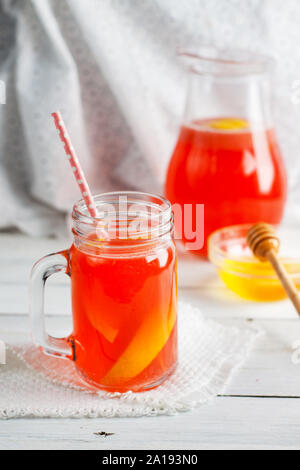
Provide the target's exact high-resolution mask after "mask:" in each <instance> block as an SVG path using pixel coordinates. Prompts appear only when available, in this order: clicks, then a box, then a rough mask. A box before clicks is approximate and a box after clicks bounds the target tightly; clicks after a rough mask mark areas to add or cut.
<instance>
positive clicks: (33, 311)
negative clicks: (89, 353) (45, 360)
mask: <svg viewBox="0 0 300 470" xmlns="http://www.w3.org/2000/svg"><path fill="white" fill-rule="evenodd" d="M69 258H70V253H69V250H65V251H60V252H58V253H53V254H51V255H48V256H45V257H44V258H42V259H40V260H39V261H37V262H36V263H35V265H34V266H33V268H32V271H31V277H30V321H31V332H32V336H33V340H34V342H35V344H36V345H37V346H39V347H40V348H41V349H42V350H43V352H44V353H45V354H48V355H50V356H55V357H62V358H68V359H74V347H73V344H72V341H71V339H70V338H69V337H67V338H54V337H53V336H50V335H48V333H47V332H46V329H45V284H46V281H47V279H48V278H49V277H50V276H52V274H55V273H59V272H64V273H65V274H67V275H70V269H69V266H70V263H69Z"/></svg>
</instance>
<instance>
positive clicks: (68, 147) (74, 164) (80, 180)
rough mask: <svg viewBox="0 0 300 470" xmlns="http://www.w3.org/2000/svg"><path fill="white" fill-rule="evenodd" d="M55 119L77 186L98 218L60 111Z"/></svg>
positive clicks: (90, 210)
mask: <svg viewBox="0 0 300 470" xmlns="http://www.w3.org/2000/svg"><path fill="white" fill-rule="evenodd" d="M52 116H53V119H54V123H55V126H56V127H57V129H58V130H59V136H60V138H61V140H62V142H63V143H64V144H65V145H64V148H65V152H66V154H67V157H68V159H69V162H70V165H71V168H72V171H73V174H74V176H75V179H76V181H77V184H78V186H79V189H80V191H81V194H82V197H83V199H84V201H85V203H86V206H87V208H88V210H89V213H90V215H91V216H92V217H97V207H96V204H95V201H94V198H93V196H92V193H91V191H90V188H89V186H88V183H87V180H86V178H85V176H84V173H83V170H82V168H81V165H80V162H79V160H78V157H77V155H76V153H75V149H74V147H73V145H72V142H71V139H70V136H69V134H68V131H67V129H66V126H65V123H64V121H63V119H62V117H61V114H60V112H59V111H57V112H56V113H52Z"/></svg>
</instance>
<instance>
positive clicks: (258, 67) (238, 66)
mask: <svg viewBox="0 0 300 470" xmlns="http://www.w3.org/2000/svg"><path fill="white" fill-rule="evenodd" d="M181 55H182V56H183V57H184V58H185V61H187V62H188V66H189V75H188V77H189V78H188V92H187V100H186V108H185V114H184V120H183V124H182V126H181V129H180V133H179V137H178V140H177V144H176V147H175V149H174V152H173V155H172V158H171V161H170V165H169V169H168V173H167V179H166V195H167V198H168V199H169V200H170V201H171V203H172V204H175V203H177V204H180V205H182V206H184V204H192V205H194V206H195V205H196V204H204V240H205V244H204V247H203V249H201V250H199V251H198V252H199V254H201V255H204V256H206V254H207V240H208V237H209V235H210V234H211V233H212V232H214V231H215V230H217V229H220V228H222V227H226V226H231V225H237V224H249V223H256V222H262V221H264V222H268V223H270V224H275V225H276V224H278V223H279V222H280V221H281V218H282V215H283V209H284V205H285V201H286V194H287V182H286V173H285V168H284V164H283V160H282V156H281V153H280V149H279V146H278V143H277V138H276V133H275V131H274V126H273V119H272V112H271V99H270V96H271V93H270V91H271V87H270V84H271V81H270V77H271V71H272V69H273V60H272V59H269V58H268V57H264V56H260V55H256V54H252V53H249V52H247V51H241V50H231V51H230V50H226V51H222V50H218V49H215V48H213V47H200V48H197V49H196V50H195V51H193V50H191V51H187V52H185V51H182V52H181ZM178 224H179V225H181V221H180V220H178ZM176 225H177V220H176V217H175V226H176ZM190 241H191V240H184V242H185V243H187V242H190Z"/></svg>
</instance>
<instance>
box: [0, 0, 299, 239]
mask: <svg viewBox="0 0 300 470" xmlns="http://www.w3.org/2000/svg"><path fill="white" fill-rule="evenodd" d="M299 24H300V2H299V0H286V1H285V2H282V1H281V0H246V1H240V0H226V1H220V0H201V1H199V0H189V1H187V2H184V1H182V2H179V1H177V2H176V1H174V0H151V1H149V0H117V1H112V0H107V1H103V0H84V1H83V0H72V1H69V2H67V1H61V0H42V1H40V0H26V1H24V0H0V79H2V80H5V82H6V84H7V104H6V105H0V212H1V219H0V227H7V226H9V225H15V226H17V227H19V228H20V229H21V230H24V231H26V232H28V233H31V234H36V235H39V234H49V233H53V232H56V233H57V231H58V230H59V227H62V226H63V216H62V213H63V212H64V211H66V210H69V209H70V206H71V204H72V203H73V202H74V201H75V200H76V199H78V198H79V193H78V189H77V188H76V185H75V184H74V182H73V179H72V178H73V177H72V174H71V172H70V169H69V167H68V164H67V162H66V159H65V156H64V153H63V150H62V147H61V143H60V142H59V140H58V138H57V133H56V131H55V129H54V126H53V123H52V122H51V119H50V117H49V116H50V113H51V112H52V111H53V110H56V109H58V108H60V110H61V111H62V114H63V116H64V118H65V121H66V124H67V126H68V129H69V131H70V134H71V136H72V139H73V140H74V144H75V146H76V149H77V150H78V153H79V155H80V159H81V161H82V165H83V167H84V170H85V171H86V174H87V177H88V180H89V181H90V183H91V187H92V190H93V192H103V191H109V190H114V189H116V188H118V189H120V188H122V189H137V190H141V189H142V190H148V191H157V190H158V191H160V190H161V183H162V182H163V180H164V175H165V169H166V166H167V163H168V160H169V158H170V155H171V152H172V147H173V145H174V143H175V140H176V137H177V133H178V126H179V124H180V119H181V115H182V111H183V106H184V99H185V92H186V80H185V71H184V69H183V67H182V65H181V64H180V62H179V60H178V59H177V58H176V55H175V51H176V48H177V46H182V45H183V46H186V45H188V44H192V45H195V44H197V43H199V42H202V43H206V44H207V43H212V44H215V45H216V46H219V47H225V48H226V47H241V48H247V49H250V50H252V51H258V52H262V53H268V54H271V55H273V56H274V57H275V58H276V59H278V68H277V73H276V75H274V77H273V90H274V98H275V100H274V101H275V118H276V124H277V127H278V131H279V137H280V141H281V144H282V148H283V154H284V156H285V159H286V162H287V167H288V170H289V177H290V199H289V205H288V209H289V210H288V214H289V215H290V216H291V214H292V213H293V209H294V208H295V217H298V220H299V218H300V215H299V213H298V212H299V211H297V208H298V207H299V202H300V185H299V184H298V182H299V177H300V159H299V142H300V127H299V124H298V123H299V106H298V105H297V102H299V99H297V97H298V98H299V90H300V82H299V80H300V48H299V47H298V44H299V41H300V28H299ZM297 81H298V85H297ZM293 87H296V88H295V89H294V90H293ZM297 87H298V91H297ZM293 94H294V98H295V99H294V100H293V99H292V96H293ZM57 211H60V214H61V215H60V216H59V213H58V212H57ZM295 217H294V218H293V222H295Z"/></svg>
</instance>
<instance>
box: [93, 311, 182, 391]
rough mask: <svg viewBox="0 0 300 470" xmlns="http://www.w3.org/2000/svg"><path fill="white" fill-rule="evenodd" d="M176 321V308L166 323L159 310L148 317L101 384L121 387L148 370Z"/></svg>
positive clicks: (170, 313) (170, 312)
mask: <svg viewBox="0 0 300 470" xmlns="http://www.w3.org/2000/svg"><path fill="white" fill-rule="evenodd" d="M175 321H176V310H175V309H174V307H171V308H170V311H169V316H168V319H167V320H166V321H163V315H162V314H161V312H160V311H159V310H158V311H154V312H152V314H151V315H148V316H147V318H146V319H145V321H144V322H143V324H142V325H141V327H140V328H139V330H138V331H137V333H136V335H135V336H134V338H133V339H132V341H131V343H130V344H129V346H128V347H127V349H126V350H125V351H124V353H123V354H122V355H121V357H120V358H119V359H118V361H117V362H116V364H115V365H114V366H113V367H112V368H111V369H110V370H109V372H108V373H107V374H106V375H105V376H104V377H103V378H102V379H101V383H102V384H103V385H107V386H119V385H122V384H124V383H126V382H128V381H129V380H130V379H132V378H134V377H136V376H137V375H138V374H140V373H141V372H142V371H143V370H144V369H146V367H148V366H149V365H150V364H151V362H152V361H153V360H154V359H155V358H156V356H157V355H158V353H159V352H160V351H161V350H162V348H163V347H164V345H165V344H166V342H167V341H168V339H169V336H170V334H171V332H172V329H173V327H174V325H175Z"/></svg>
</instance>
